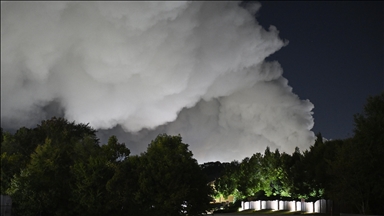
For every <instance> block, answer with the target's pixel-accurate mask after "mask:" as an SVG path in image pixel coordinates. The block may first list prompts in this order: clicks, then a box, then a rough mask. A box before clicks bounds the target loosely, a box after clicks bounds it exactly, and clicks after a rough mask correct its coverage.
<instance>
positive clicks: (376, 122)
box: [330, 92, 384, 214]
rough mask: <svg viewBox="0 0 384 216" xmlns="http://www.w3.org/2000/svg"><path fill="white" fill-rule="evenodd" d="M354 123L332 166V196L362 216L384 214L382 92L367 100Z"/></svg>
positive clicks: (383, 108)
mask: <svg viewBox="0 0 384 216" xmlns="http://www.w3.org/2000/svg"><path fill="white" fill-rule="evenodd" d="M354 121H355V129H354V136H353V137H352V138H351V139H349V140H347V141H346V142H345V143H344V145H343V146H342V147H341V148H340V150H339V151H338V152H337V156H336V160H335V161H333V162H332V163H331V171H330V172H331V174H333V175H334V177H335V178H334V182H333V184H332V185H333V188H332V191H331V195H332V197H333V198H334V199H336V200H338V201H340V202H347V203H350V204H352V205H353V206H354V207H355V208H356V209H357V210H358V211H359V212H360V213H362V214H380V213H382V212H384V207H383V205H382V203H381V201H382V200H384V189H383V182H384V177H383V175H384V174H383V170H384V157H383V155H384V92H383V93H381V94H380V95H378V96H374V97H369V98H368V99H367V102H366V105H365V106H364V111H363V113H361V114H356V115H354Z"/></svg>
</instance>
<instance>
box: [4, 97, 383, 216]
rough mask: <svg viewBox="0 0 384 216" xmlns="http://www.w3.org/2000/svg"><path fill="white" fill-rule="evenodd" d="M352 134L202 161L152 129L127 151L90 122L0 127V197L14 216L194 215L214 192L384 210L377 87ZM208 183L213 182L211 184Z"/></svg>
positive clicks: (369, 211) (206, 205)
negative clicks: (144, 142)
mask: <svg viewBox="0 0 384 216" xmlns="http://www.w3.org/2000/svg"><path fill="white" fill-rule="evenodd" d="M354 122H355V129H354V135H353V137H351V138H348V139H344V140H328V141H324V140H323V137H322V136H321V134H317V139H316V142H315V143H314V144H313V145H312V146H311V147H310V148H309V149H308V150H305V151H304V152H300V150H299V149H298V148H296V149H295V150H294V152H293V153H292V154H287V153H285V152H282V153H280V152H279V151H278V150H275V151H271V150H270V149H269V148H268V147H267V148H266V150H265V151H264V153H263V154H262V153H255V154H253V155H252V156H251V157H247V158H244V159H243V160H242V161H241V162H239V161H232V162H230V163H221V162H209V163H205V164H201V165H199V164H198V163H197V161H196V160H195V159H194V158H193V154H192V152H191V151H190V150H189V149H188V144H185V143H183V142H182V138H181V137H180V135H179V136H170V135H167V134H160V135H158V136H157V137H156V138H155V139H154V140H153V141H152V142H151V143H150V144H149V145H148V148H147V151H145V152H143V153H141V154H140V155H130V150H129V149H128V148H127V147H126V145H125V144H124V143H119V141H118V139H117V138H116V137H115V136H111V137H110V138H109V140H108V142H107V143H106V144H103V145H101V144H100V141H99V139H98V138H97V137H96V131H95V130H94V129H92V128H91V127H90V126H88V125H87V124H77V123H75V122H69V121H67V120H66V119H63V118H52V119H50V120H45V121H42V122H41V124H39V125H37V126H36V127H35V128H25V127H22V128H20V129H19V130H17V131H16V132H15V133H14V134H11V133H8V132H4V131H3V129H1V194H7V195H10V196H11V197H12V200H13V204H12V207H13V209H12V213H13V215H26V216H28V215H144V216H145V215H155V216H156V215H170V216H172V215H201V214H202V213H204V212H205V211H206V210H208V209H209V208H210V206H209V203H210V202H211V201H212V200H213V197H215V196H220V195H222V196H224V197H226V196H229V195H234V196H235V199H236V200H244V199H257V198H267V199H268V198H270V199H272V198H273V199H275V198H279V199H301V198H305V199H318V198H328V199H333V200H335V201H338V202H339V203H347V204H349V205H351V206H352V208H353V209H352V211H357V212H360V213H364V214H380V213H382V212H384V207H383V205H382V202H383V201H384V187H383V185H384V177H383V171H384V93H382V94H380V95H378V96H374V97H369V98H368V99H367V103H366V105H365V107H364V111H363V113H361V114H356V115H355V116H354ZM210 182H211V184H210Z"/></svg>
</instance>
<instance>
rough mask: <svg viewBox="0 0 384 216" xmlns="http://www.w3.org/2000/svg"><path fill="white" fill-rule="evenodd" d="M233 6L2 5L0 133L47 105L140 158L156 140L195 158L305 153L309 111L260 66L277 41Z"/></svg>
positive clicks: (274, 66)
mask: <svg viewBox="0 0 384 216" xmlns="http://www.w3.org/2000/svg"><path fill="white" fill-rule="evenodd" d="M238 4H239V3H238V2H2V7H1V41H2V42H1V43H2V44H1V72H2V73H1V84H2V85H1V104H2V106H1V119H2V126H3V127H13V128H17V127H20V126H33V125H35V124H36V123H38V122H39V121H40V120H42V119H44V118H46V117H47V116H48V115H49V113H47V112H46V110H47V109H45V107H47V106H50V104H52V103H53V102H54V103H55V104H57V103H58V104H59V105H60V106H61V109H60V110H62V112H63V113H64V116H65V117H66V118H67V119H69V120H70V121H73V120H75V121H76V122H83V123H90V125H91V126H92V127H94V128H96V129H101V130H105V131H109V132H111V133H112V132H114V129H115V128H116V126H118V125H119V126H121V127H122V128H123V129H124V131H125V132H124V135H122V137H119V138H120V140H123V141H124V139H126V140H130V142H131V141H132V140H134V141H135V142H136V144H134V145H136V146H140V147H137V149H138V150H144V149H145V148H146V146H147V144H148V140H150V139H153V138H154V137H149V136H150V135H151V136H153V134H155V133H158V132H167V133H170V134H181V135H182V137H183V139H184V141H185V142H187V143H188V144H190V148H191V150H192V151H193V152H194V154H195V157H196V158H197V159H198V160H199V161H207V160H233V159H242V158H244V157H245V156H251V155H252V154H253V153H254V152H256V151H263V150H264V149H265V147H266V146H267V145H269V146H270V147H271V148H279V149H280V150H282V151H287V152H291V151H293V149H294V147H295V146H299V147H300V148H307V147H308V146H309V145H311V144H312V143H313V140H314V135H313V133H312V132H311V131H310V129H311V128H312V127H313V119H312V112H311V110H312V109H313V105H312V104H311V103H310V102H309V101H302V100H300V99H299V98H298V96H296V95H295V94H293V93H292V89H291V87H289V86H288V84H287V80H286V79H285V78H284V77H282V69H281V67H280V65H279V64H278V63H277V62H265V61H264V59H265V58H266V57H267V56H269V55H271V54H272V53H274V52H276V51H277V50H279V49H280V48H282V47H283V46H284V45H285V44H286V43H285V42H284V41H282V40H281V39H279V37H278V31H277V29H276V28H275V27H273V26H271V27H270V28H269V30H265V29H263V28H262V27H261V26H260V25H258V23H257V22H256V20H255V19H254V17H253V15H254V14H255V13H256V12H257V11H258V10H259V8H260V4H258V3H255V4H252V5H248V6H247V9H244V8H242V7H239V5H238ZM108 129H110V130H108ZM112 129H113V130H112ZM101 132H103V131H101ZM154 136H155V135H154ZM128 137H129V138H128ZM144 141H146V143H143V142H144ZM137 143H140V144H137ZM127 144H129V143H127Z"/></svg>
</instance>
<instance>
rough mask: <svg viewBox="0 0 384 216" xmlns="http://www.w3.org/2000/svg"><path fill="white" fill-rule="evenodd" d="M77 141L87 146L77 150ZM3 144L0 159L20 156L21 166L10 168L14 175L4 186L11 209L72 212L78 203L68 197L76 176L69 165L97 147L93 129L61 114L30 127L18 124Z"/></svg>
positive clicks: (63, 213)
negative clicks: (3, 152)
mask: <svg viewBox="0 0 384 216" xmlns="http://www.w3.org/2000/svg"><path fill="white" fill-rule="evenodd" d="M79 145H80V146H86V147H87V148H86V149H85V148H83V151H79V152H77V151H75V150H79V148H76V146H79ZM2 146H3V143H2ZM4 146H5V147H6V150H7V152H5V153H6V154H5V155H2V161H3V159H4V160H5V161H7V162H9V161H11V159H13V158H16V159H15V160H17V156H18V155H22V156H23V157H22V160H21V161H20V162H21V166H20V165H16V166H15V167H13V168H12V167H10V168H9V170H11V171H12V172H13V173H14V175H13V176H12V179H11V180H10V183H9V184H8V185H9V187H7V188H5V190H6V193H7V194H9V195H11V196H12V199H13V205H12V206H13V207H15V208H14V210H15V211H14V212H16V213H19V214H21V215H31V214H32V215H33V214H37V213H40V214H51V215H53V214H55V215H66V214H68V213H71V211H72V210H73V209H74V205H76V204H77V203H76V201H73V199H72V197H71V196H72V188H73V187H72V185H73V184H75V180H76V179H75V178H73V175H72V174H73V172H71V169H73V168H74V167H75V166H74V164H75V161H78V160H79V159H80V158H82V157H85V155H89V154H90V153H91V152H95V151H98V150H97V149H98V148H100V147H99V145H98V139H97V138H96V136H95V130H93V129H92V128H90V127H88V126H87V125H84V124H75V123H74V122H68V121H67V120H65V119H62V118H52V119H50V120H46V121H43V122H42V123H41V125H38V126H37V127H36V128H33V129H27V128H21V129H19V130H18V131H17V132H16V133H15V135H13V136H9V137H7V142H5V143H4ZM24 147H25V149H24ZM32 149H33V150H32ZM87 152H88V153H87ZM8 153H9V157H8ZM85 158H88V157H85ZM24 163H25V164H24ZM17 166H19V167H17ZM9 170H8V171H9ZM16 170H17V171H16ZM12 172H10V173H12ZM8 176H9V175H8Z"/></svg>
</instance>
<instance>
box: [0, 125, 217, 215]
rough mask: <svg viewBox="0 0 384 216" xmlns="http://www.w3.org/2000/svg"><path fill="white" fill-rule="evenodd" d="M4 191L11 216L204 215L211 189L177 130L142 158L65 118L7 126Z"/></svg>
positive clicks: (157, 141) (156, 142)
mask: <svg viewBox="0 0 384 216" xmlns="http://www.w3.org/2000/svg"><path fill="white" fill-rule="evenodd" d="M2 139H3V140H2V143H1V149H2V154H1V194H8V195H10V196H11V197H12V200H13V205H12V207H13V211H12V212H13V215H25V216H28V215H140V216H141V215H171V216H172V215H186V214H188V215H199V214H200V213H202V212H205V210H206V209H207V208H208V207H209V206H208V204H209V202H210V197H211V192H212V191H211V189H210V187H209V186H208V185H207V180H206V178H205V175H204V174H203V173H202V170H201V169H200V167H199V165H198V163H197V161H196V160H195V159H193V157H192V156H193V155H192V152H191V151H189V150H188V145H187V144H184V143H182V140H181V137H180V136H168V135H165V134H163V135H159V136H158V137H157V138H156V139H155V140H154V141H152V143H151V144H150V145H149V146H148V149H147V152H144V153H142V154H141V155H140V156H129V154H130V151H129V149H127V147H126V146H125V144H121V143H118V140H117V138H116V137H115V136H112V137H110V138H109V140H108V143H107V144H105V145H99V141H98V139H97V138H96V136H95V131H94V130H93V129H91V128H90V127H89V126H88V125H84V124H75V123H74V122H68V121H67V120H65V119H61V118H59V119H56V118H53V119H51V120H47V121H43V122H42V123H41V125H38V126H37V127H36V128H33V129H28V128H20V129H19V130H18V131H17V132H16V133H15V134H13V135H12V134H9V133H7V132H4V133H3V131H2Z"/></svg>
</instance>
